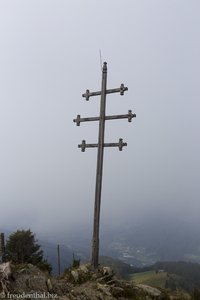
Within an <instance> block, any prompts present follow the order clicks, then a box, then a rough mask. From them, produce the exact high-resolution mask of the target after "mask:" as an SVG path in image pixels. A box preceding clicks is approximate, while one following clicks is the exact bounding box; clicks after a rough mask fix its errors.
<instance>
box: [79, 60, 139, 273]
mask: <svg viewBox="0 0 200 300" xmlns="http://www.w3.org/2000/svg"><path fill="white" fill-rule="evenodd" d="M125 91H128V88H127V87H125V86H124V84H123V83H122V84H121V86H120V87H119V88H116V89H109V90H108V89H107V63H106V62H104V64H103V69H102V84H101V91H98V92H90V90H86V92H85V93H84V94H82V96H83V97H84V98H85V99H86V100H87V101H88V100H89V98H90V97H92V96H99V95H100V96H101V101H100V115H99V117H90V118H81V116H80V115H77V118H76V119H74V120H73V121H74V123H76V125H77V126H80V123H81V122H89V121H99V137H98V143H96V144H86V141H85V140H83V141H82V143H81V144H79V145H78V147H79V148H81V151H82V152H85V149H86V148H98V151H97V171H96V188H95V205H94V223H93V238H92V259H91V264H92V266H93V267H94V269H97V268H98V265H99V227H100V226H99V223H100V206H101V190H102V176H103V155H104V148H105V147H118V148H119V151H122V149H123V147H124V146H127V143H124V142H123V139H122V138H120V139H119V142H118V143H104V136H105V121H107V120H116V119H128V122H131V121H132V118H135V117H136V114H133V113H132V111H131V110H129V111H128V114H125V115H113V116H106V95H107V94H112V93H120V95H121V96H123V95H124V92H125Z"/></svg>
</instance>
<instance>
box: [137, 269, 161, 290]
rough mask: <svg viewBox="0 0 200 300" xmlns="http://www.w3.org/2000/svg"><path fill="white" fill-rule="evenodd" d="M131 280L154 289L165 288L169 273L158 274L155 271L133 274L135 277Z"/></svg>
mask: <svg viewBox="0 0 200 300" xmlns="http://www.w3.org/2000/svg"><path fill="white" fill-rule="evenodd" d="M131 279H132V280H133V281H134V283H136V284H139V283H142V284H147V285H150V286H153V287H160V288H165V284H166V279H167V273H166V272H161V273H158V272H157V273H156V272H155V271H147V272H143V273H136V274H133V276H131Z"/></svg>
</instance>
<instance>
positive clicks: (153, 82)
mask: <svg viewBox="0 0 200 300" xmlns="http://www.w3.org/2000/svg"><path fill="white" fill-rule="evenodd" d="M199 36H200V2H199V1H198V0H196V1H195V0H188V1H186V0H174V1H172V0H162V1H161V0H135V1H134V0H129V1H128V0H125V1H119V0H110V1H105V0H102V1H97V0H95V1H94V0H85V1H82V0H74V1H67V0H65V1H64V0H59V1H56V0H54V1H53V0H48V1H47V0H42V1H41V0H34V1H33V0H29V1H25V0H18V1H14V0H1V1H0V145H1V147H0V203H1V204H0V205H1V207H0V210H1V218H0V230H1V228H3V229H4V228H8V229H12V230H14V229H17V228H31V229H32V230H33V231H35V232H40V233H43V234H49V235H51V233H52V234H54V233H56V232H60V231H62V232H64V231H65V230H66V232H67V231H69V230H70V229H71V228H73V227H78V226H80V227H82V226H84V224H92V218H93V205H94V190H95V172H96V155H97V153H96V150H95V149H86V152H85V153H82V152H81V151H80V149H78V148H77V145H78V143H80V142H81V141H82V139H85V140H86V141H87V142H90V143H95V142H97V137H98V124H97V123H95V122H90V123H82V124H81V126H80V127H77V126H76V125H75V124H74V123H73V122H72V120H73V118H75V117H76V115H77V114H80V115H81V116H82V117H91V116H97V115H98V114H99V98H98V97H93V98H90V101H89V102H86V101H85V99H84V98H82V97H81V95H82V93H84V92H85V90H86V89H90V90H91V91H97V90H99V89H100V86H101V69H100V57H99V49H101V53H102V60H103V61H107V63H108V88H117V87H119V86H120V84H121V83H124V84H125V86H128V88H129V90H128V92H126V93H125V95H124V96H123V97H121V96H120V95H118V94H114V95H109V96H107V114H126V113H127V112H128V109H132V110H133V112H135V113H136V114H137V118H136V119H133V122H132V123H128V122H127V120H118V121H108V122H107V123H106V142H117V141H118V140H119V138H123V139H124V141H125V142H127V143H128V147H126V148H124V150H123V151H122V152H119V151H118V149H117V148H111V149H105V155H104V158H105V159H104V178H103V192H102V210H101V217H102V220H104V222H105V223H113V224H115V223H116V224H117V223H118V224H123V223H126V221H127V220H128V219H138V220H139V219H142V218H145V216H147V215H149V214H150V215H152V216H154V217H155V218H156V215H158V214H168V215H169V216H170V215H171V214H173V215H174V214H177V215H182V216H183V218H187V219H190V220H194V219H195V218H198V214H199V209H200V204H199V194H200V193H199V192H200V185H199V175H200V174H199V173H200V158H199V153H200V139H199V129H200V121H199V113H200V103H199V99H200V84H199V80H200V40H199Z"/></svg>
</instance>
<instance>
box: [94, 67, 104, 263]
mask: <svg viewBox="0 0 200 300" xmlns="http://www.w3.org/2000/svg"><path fill="white" fill-rule="evenodd" d="M106 85H107V64H106V63H104V65H103V70H102V85H101V104H100V120H99V138H98V152H97V171H96V189H95V204H94V224H93V239H92V265H93V266H94V268H97V267H98V256H99V222H100V206H101V188H102V175H103V153H104V135H105V111H106Z"/></svg>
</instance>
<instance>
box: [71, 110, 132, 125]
mask: <svg viewBox="0 0 200 300" xmlns="http://www.w3.org/2000/svg"><path fill="white" fill-rule="evenodd" d="M132 118H136V114H133V113H132V110H129V111H128V114H126V115H115V116H105V120H116V119H128V122H131V121H132ZM99 120H100V117H91V118H81V116H80V115H77V117H76V119H74V120H73V122H74V123H76V125H77V126H80V123H81V122H89V121H99Z"/></svg>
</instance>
